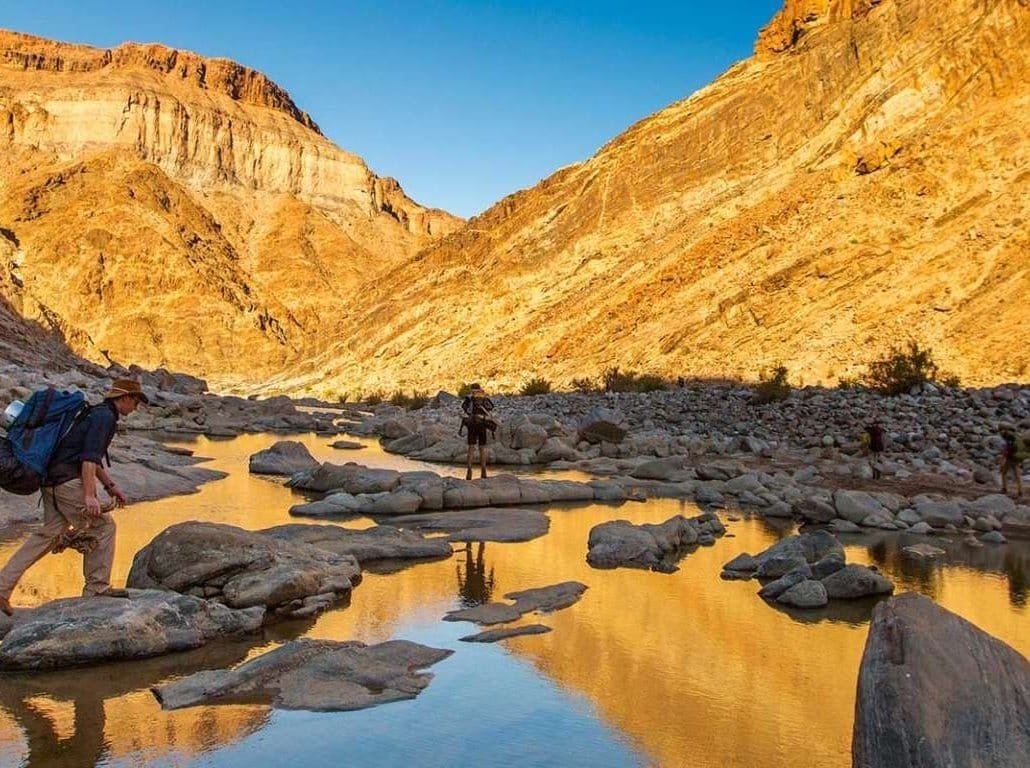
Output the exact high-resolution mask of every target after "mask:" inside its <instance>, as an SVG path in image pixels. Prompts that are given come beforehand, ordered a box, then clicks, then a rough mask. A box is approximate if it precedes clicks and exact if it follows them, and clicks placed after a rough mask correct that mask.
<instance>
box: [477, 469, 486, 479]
mask: <svg viewBox="0 0 1030 768" xmlns="http://www.w3.org/2000/svg"><path fill="white" fill-rule="evenodd" d="M479 477H480V478H482V479H483V480H486V470H485V469H483V470H480V473H479Z"/></svg>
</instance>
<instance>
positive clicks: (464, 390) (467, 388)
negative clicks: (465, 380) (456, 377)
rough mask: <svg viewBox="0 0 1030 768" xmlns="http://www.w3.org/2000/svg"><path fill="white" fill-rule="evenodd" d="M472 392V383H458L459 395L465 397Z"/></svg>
mask: <svg viewBox="0 0 1030 768" xmlns="http://www.w3.org/2000/svg"><path fill="white" fill-rule="evenodd" d="M471 394H472V385H471V384H459V385H458V397H461V398H465V397H468V396H469V395H471Z"/></svg>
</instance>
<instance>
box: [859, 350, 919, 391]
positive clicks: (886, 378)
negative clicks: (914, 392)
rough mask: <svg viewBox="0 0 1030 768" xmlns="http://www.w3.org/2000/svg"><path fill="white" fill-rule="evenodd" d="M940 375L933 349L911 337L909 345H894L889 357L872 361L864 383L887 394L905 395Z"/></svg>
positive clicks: (863, 380) (888, 354)
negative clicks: (924, 346) (925, 346)
mask: <svg viewBox="0 0 1030 768" xmlns="http://www.w3.org/2000/svg"><path fill="white" fill-rule="evenodd" d="M936 376H937V364H936V363H935V362H934V361H933V350H930V349H921V348H920V346H919V344H918V343H917V342H915V341H910V342H908V345H907V347H906V348H905V349H902V348H900V347H891V349H890V351H889V352H888V353H887V355H886V357H884V358H883V359H881V360H874V361H873V362H871V363H870V364H869V369H868V371H866V374H865V376H864V377H863V379H862V383H863V384H865V385H866V386H868V387H869V388H870V389H875V390H876V391H877V392H881V393H883V394H885V395H904V394H906V393H908V392H909V391H910V390H911V389H912V388H913V387H916V386H918V385H920V384H925V383H926V382H928V381H933V380H934V378H935V377H936Z"/></svg>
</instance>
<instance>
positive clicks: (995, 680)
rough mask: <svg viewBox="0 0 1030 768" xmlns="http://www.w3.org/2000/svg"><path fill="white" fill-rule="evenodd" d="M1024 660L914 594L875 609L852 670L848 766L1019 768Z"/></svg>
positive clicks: (1028, 725) (1028, 699) (1028, 692)
mask: <svg viewBox="0 0 1030 768" xmlns="http://www.w3.org/2000/svg"><path fill="white" fill-rule="evenodd" d="M1028 712H1030V663H1028V662H1027V660H1026V659H1025V658H1024V657H1023V656H1022V654H1020V653H1018V652H1017V651H1015V650H1013V649H1012V648H1011V647H1009V646H1008V645H1006V644H1005V643H1002V642H1001V641H999V640H997V639H995V638H993V637H991V636H990V635H988V634H986V633H985V632H983V631H982V630H980V629H978V628H977V627H975V626H974V625H972V624H970V623H969V622H967V621H965V620H964V619H962V618H960V617H958V616H956V615H955V614H953V613H951V612H949V611H947V610H945V609H943V608H941V607H940V606H938V605H936V604H935V603H934V602H933V601H932V600H930V599H928V598H926V597H923V596H922V595H918V594H916V593H911V592H909V593H906V594H903V595H900V596H898V597H896V598H892V599H890V600H887V601H885V602H883V603H881V604H879V605H878V606H876V608H875V609H874V611H873V619H872V623H871V625H870V627H869V635H868V637H867V639H866V645H865V651H864V653H863V655H862V664H861V667H860V668H859V674H858V693H857V697H856V705H855V725H854V732H853V736H852V742H851V755H852V765H854V766H856V767H858V766H860V767H861V768H902V767H903V766H904V767H906V768H907V767H908V766H956V767H957V766H974V765H976V766H984V767H985V768H986V767H987V766H989V767H990V768H1023V766H1025V765H1026V757H1027V755H1030V717H1028V716H1027V713H1028Z"/></svg>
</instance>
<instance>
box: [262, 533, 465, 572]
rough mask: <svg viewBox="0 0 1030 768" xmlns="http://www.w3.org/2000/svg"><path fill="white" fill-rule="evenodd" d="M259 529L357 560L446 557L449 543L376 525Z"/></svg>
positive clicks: (294, 542) (365, 561)
mask: <svg viewBox="0 0 1030 768" xmlns="http://www.w3.org/2000/svg"><path fill="white" fill-rule="evenodd" d="M259 533H262V534H264V535H265V536H270V537H272V538H273V539H279V540H280V541H288V542H290V543H293V544H298V543H301V544H310V545H311V546H314V547H319V548H320V549H325V550H328V551H329V552H335V553H336V554H338V555H350V556H351V557H353V558H354V559H355V560H357V561H358V563H359V564H361V565H362V566H364V565H365V564H367V563H372V562H377V561H380V560H421V559H426V558H435V557H450V556H451V554H453V549H452V548H451V545H450V544H448V543H447V542H446V541H444V540H443V539H426V538H423V537H422V536H420V535H419V534H417V533H415V532H414V531H402V530H399V529H397V528H393V527H391V526H388V525H377V526H375V527H373V528H366V529H365V530H362V531H355V530H351V529H349V528H341V527H340V526H338V525H299V524H294V525H277V526H275V527H274V528H266V529H265V530H263V531H259Z"/></svg>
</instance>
